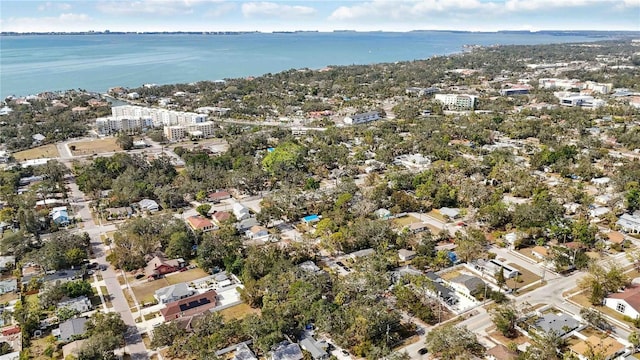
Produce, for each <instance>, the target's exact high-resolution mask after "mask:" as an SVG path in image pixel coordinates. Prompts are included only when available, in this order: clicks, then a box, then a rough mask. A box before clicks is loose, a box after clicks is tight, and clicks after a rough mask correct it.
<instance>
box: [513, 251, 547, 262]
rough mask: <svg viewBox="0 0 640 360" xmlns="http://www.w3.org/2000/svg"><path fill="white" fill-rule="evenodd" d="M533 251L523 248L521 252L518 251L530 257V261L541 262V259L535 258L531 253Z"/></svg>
mask: <svg viewBox="0 0 640 360" xmlns="http://www.w3.org/2000/svg"><path fill="white" fill-rule="evenodd" d="M532 250H533V248H522V249H519V250H516V251H517V252H519V253H520V254H522V255H524V256H526V257H528V258H529V259H531V260H533V261H535V262H540V261H541V260H540V258H537V257H535V256H533V253H532V252H531V251H532Z"/></svg>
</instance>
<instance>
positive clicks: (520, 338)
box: [488, 329, 529, 346]
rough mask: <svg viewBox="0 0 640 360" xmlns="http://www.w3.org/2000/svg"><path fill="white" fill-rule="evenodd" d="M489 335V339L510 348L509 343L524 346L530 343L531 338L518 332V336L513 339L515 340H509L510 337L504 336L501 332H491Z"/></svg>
mask: <svg viewBox="0 0 640 360" xmlns="http://www.w3.org/2000/svg"><path fill="white" fill-rule="evenodd" d="M494 330H495V329H494ZM488 335H489V337H491V338H492V339H494V340H496V341H498V342H499V343H501V344H502V345H504V346H508V345H509V343H516V344H518V345H522V344H524V343H526V342H527V341H529V338H528V337H526V336H524V335H522V334H521V333H520V332H518V336H517V337H515V338H513V339H509V338H508V337H506V336H504V335H502V333H501V332H500V331H493V332H489V333H488Z"/></svg>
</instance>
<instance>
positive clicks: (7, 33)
mask: <svg viewBox="0 0 640 360" xmlns="http://www.w3.org/2000/svg"><path fill="white" fill-rule="evenodd" d="M421 32H424V33H429V32H432V33H463V34H521V35H522V34H549V35H557V36H562V35H607V36H611V35H626V36H628V35H637V36H640V30H540V31H531V30H498V31H469V30H453V29H451V30H419V29H416V30H410V31H387V30H377V31H358V30H332V31H320V30H295V31H286V30H281V31H271V32H266V31H257V30H256V31H108V30H106V31H78V32H58V31H52V32H14V31H3V32H0V36H31V35H48V36H51V35H62V36H69V35H106V36H109V35H217V36H219V35H247V34H266V35H269V34H300V33H325V34H330V33H360V34H367V33H391V34H392V33H398V34H407V33H421Z"/></svg>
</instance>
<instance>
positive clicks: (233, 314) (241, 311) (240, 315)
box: [219, 303, 260, 320]
mask: <svg viewBox="0 0 640 360" xmlns="http://www.w3.org/2000/svg"><path fill="white" fill-rule="evenodd" d="M219 312H220V315H222V317H223V318H224V320H233V319H244V318H245V317H246V316H247V315H249V314H260V309H254V308H252V307H251V306H249V305H247V304H244V303H243V304H239V305H236V306H232V307H228V308H226V309H223V310H220V311H219Z"/></svg>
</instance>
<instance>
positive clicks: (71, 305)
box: [58, 295, 92, 314]
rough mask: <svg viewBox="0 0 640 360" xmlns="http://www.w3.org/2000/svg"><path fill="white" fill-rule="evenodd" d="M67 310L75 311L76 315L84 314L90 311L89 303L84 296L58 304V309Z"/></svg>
mask: <svg viewBox="0 0 640 360" xmlns="http://www.w3.org/2000/svg"><path fill="white" fill-rule="evenodd" d="M62 308H67V309H71V310H75V311H77V312H78V313H81V314H82V313H84V312H87V311H89V310H91V309H92V306H91V301H89V298H88V297H86V296H84V295H83V296H80V297H77V298H74V299H69V300H67V301H61V302H59V303H58V309H62Z"/></svg>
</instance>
